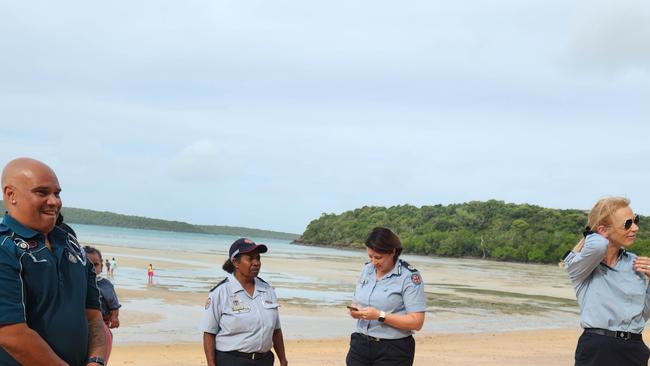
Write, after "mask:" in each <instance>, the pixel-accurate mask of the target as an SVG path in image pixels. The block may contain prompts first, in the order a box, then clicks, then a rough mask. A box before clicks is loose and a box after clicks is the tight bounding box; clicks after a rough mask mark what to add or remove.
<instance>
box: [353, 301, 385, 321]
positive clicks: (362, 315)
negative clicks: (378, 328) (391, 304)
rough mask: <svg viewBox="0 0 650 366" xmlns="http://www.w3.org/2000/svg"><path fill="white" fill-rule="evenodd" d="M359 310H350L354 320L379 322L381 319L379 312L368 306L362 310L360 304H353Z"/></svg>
mask: <svg viewBox="0 0 650 366" xmlns="http://www.w3.org/2000/svg"><path fill="white" fill-rule="evenodd" d="M352 306H354V307H356V308H357V309H359V310H352V309H350V316H351V317H353V318H354V319H363V320H377V319H379V310H377V309H375V308H373V307H372V306H368V307H367V308H361V307H360V306H359V305H358V304H352Z"/></svg>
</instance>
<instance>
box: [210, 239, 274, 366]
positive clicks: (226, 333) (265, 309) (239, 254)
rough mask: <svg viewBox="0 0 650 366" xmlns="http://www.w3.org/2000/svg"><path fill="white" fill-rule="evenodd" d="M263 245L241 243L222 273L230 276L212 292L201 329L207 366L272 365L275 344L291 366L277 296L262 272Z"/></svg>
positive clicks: (239, 241) (236, 242) (264, 247)
mask: <svg viewBox="0 0 650 366" xmlns="http://www.w3.org/2000/svg"><path fill="white" fill-rule="evenodd" d="M267 250H268V249H267V247H266V245H264V244H260V245H257V244H255V243H254V242H253V241H252V240H249V239H243V238H242V239H238V240H236V241H235V242H234V243H233V244H232V245H231V246H230V251H229V255H228V259H227V260H226V262H225V263H224V264H223V267H222V268H223V270H224V271H226V272H228V273H229V275H228V276H227V277H226V278H225V279H224V280H223V281H221V282H219V284H217V285H216V286H215V287H213V288H212V290H210V294H209V295H208V300H207V301H206V303H205V311H204V313H203V319H202V320H201V325H200V329H201V330H202V331H203V350H204V351H205V357H206V359H207V361H208V366H215V365H219V366H222V365H228V366H250V365H259V366H272V365H273V361H274V356H273V352H271V346H273V349H275V353H276V354H277V356H278V358H279V360H280V365H281V366H286V365H287V357H286V355H285V353H284V338H283V336H282V329H281V328H280V315H279V313H278V305H279V304H278V298H277V296H276V295H275V290H274V289H273V287H271V285H269V284H268V283H266V281H264V280H262V279H261V278H259V277H257V275H258V274H259V272H260V267H261V261H260V253H266V252H267Z"/></svg>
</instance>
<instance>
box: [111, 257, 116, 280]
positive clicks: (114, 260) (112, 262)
mask: <svg viewBox="0 0 650 366" xmlns="http://www.w3.org/2000/svg"><path fill="white" fill-rule="evenodd" d="M116 268H117V260H116V259H115V257H113V258H111V261H110V270H111V272H110V273H111V277H113V275H114V274H115V269H116Z"/></svg>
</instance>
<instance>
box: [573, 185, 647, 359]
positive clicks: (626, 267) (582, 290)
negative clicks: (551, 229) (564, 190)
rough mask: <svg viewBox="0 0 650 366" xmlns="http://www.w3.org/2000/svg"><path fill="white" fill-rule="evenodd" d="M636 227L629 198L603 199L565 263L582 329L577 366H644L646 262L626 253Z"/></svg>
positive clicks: (633, 237)
mask: <svg viewBox="0 0 650 366" xmlns="http://www.w3.org/2000/svg"><path fill="white" fill-rule="evenodd" d="M638 223H639V216H638V215H635V214H634V212H633V211H632V209H631V208H630V201H629V200H628V199H626V198H621V197H608V198H603V199H601V200H600V201H598V202H596V205H594V207H593V208H592V209H591V211H590V212H589V217H588V219H587V227H586V229H585V231H584V233H583V234H584V238H583V239H582V240H580V242H579V243H578V244H577V245H576V246H575V248H574V249H573V251H571V252H569V253H567V255H566V256H565V258H564V267H565V268H566V270H567V272H568V274H569V278H570V279H571V282H572V283H573V286H574V288H575V291H576V297H577V298H578V303H579V304H580V326H581V327H582V328H584V332H583V333H582V335H581V336H580V339H579V340H578V345H577V348H576V353H575V364H576V365H577V366H584V365H603V366H605V365H606V366H614V365H626V366H636V365H638V366H641V365H643V366H646V365H647V364H648V356H649V355H650V352H649V351H648V347H646V345H645V344H644V343H643V340H642V337H641V332H642V331H643V327H644V326H645V322H646V321H647V320H648V317H650V295H649V293H648V291H649V288H648V275H650V259H649V258H647V257H637V256H636V255H635V254H633V253H630V252H628V251H627V248H629V247H630V246H631V245H632V244H633V243H634V240H635V239H636V233H637V231H638V230H639V227H638Z"/></svg>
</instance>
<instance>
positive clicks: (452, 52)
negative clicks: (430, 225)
mask: <svg viewBox="0 0 650 366" xmlns="http://www.w3.org/2000/svg"><path fill="white" fill-rule="evenodd" d="M649 101H650V3H649V2H647V1H641V0H634V1H628V0H617V1H613V0H612V1H603V0H590V1H555V0H531V1H521V0H516V1H515V0H494V1H489V2H487V1H485V2H483V1H476V0H474V1H466V0H458V1H453V2H450V1H436V0H427V1H420V0H413V1H408V2H395V1H383V0H373V1H366V0H358V1H349V0H346V1H340V0H328V1H283V0H279V1H268V0H265V1H242V0H238V1H221V0H210V1H208V0H189V1H165V0H155V1H154V0H143V1H137V2H133V1H128V2H127V1H123V0H117V1H112V2H109V3H97V2H81V1H60V2H46V1H20V2H18V1H9V0H0V131H2V133H3V139H2V145H3V147H2V153H0V165H2V166H4V165H5V164H6V163H7V162H8V161H10V160H11V159H13V158H16V157H20V156H29V157H33V158H36V159H39V160H42V161H44V162H46V163H47V164H49V165H50V166H51V167H52V168H53V169H54V170H55V171H56V173H57V175H58V178H59V181H60V183H61V185H62V188H63V192H62V198H63V203H64V206H69V207H80V208H88V209H94V210H105V211H112V212H117V213H123V214H130V215H139V216H147V217H155V218H162V219H168V220H180V221H185V222H189V223H193V224H210V225H230V226H246V227H255V228H262V229H269V230H278V231H286V232H293V233H302V232H303V231H304V230H305V228H306V226H307V225H308V224H309V222H310V221H311V220H314V219H316V218H318V217H319V216H320V215H321V214H322V213H341V212H344V211H347V210H351V209H355V208H359V207H362V206H366V205H378V206H393V205H400V204H411V205H415V206H422V205H433V204H449V203H462V202H468V201H474V200H488V199H498V200H503V201H506V202H514V203H531V204H536V205H541V206H544V207H551V208H580V209H589V208H590V207H591V206H592V205H593V204H594V203H595V201H596V200H597V199H598V198H600V197H602V196H606V195H623V196H626V197H629V198H630V199H631V200H632V207H633V208H634V209H635V210H636V211H638V212H639V213H641V214H645V215H650V189H648V187H650V170H649V169H648V168H647V166H646V165H645V163H644V162H647V161H648V158H649V157H650V143H649V141H648V140H649V137H650V102H649Z"/></svg>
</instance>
